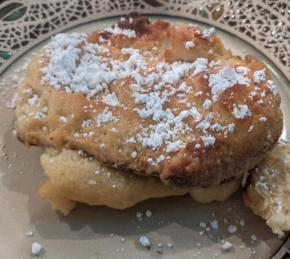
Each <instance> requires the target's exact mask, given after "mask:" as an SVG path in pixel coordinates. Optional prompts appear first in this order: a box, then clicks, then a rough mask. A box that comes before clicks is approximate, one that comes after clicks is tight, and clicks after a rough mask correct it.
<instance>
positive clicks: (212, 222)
mask: <svg viewBox="0 0 290 259" xmlns="http://www.w3.org/2000/svg"><path fill="white" fill-rule="evenodd" d="M210 226H211V228H212V229H214V230H217V229H219V223H218V221H217V220H216V219H214V220H212V221H211V222H210Z"/></svg>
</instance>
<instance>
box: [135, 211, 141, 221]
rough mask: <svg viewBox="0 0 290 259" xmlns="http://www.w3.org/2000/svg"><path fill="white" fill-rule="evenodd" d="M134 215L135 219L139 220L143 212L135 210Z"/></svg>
mask: <svg viewBox="0 0 290 259" xmlns="http://www.w3.org/2000/svg"><path fill="white" fill-rule="evenodd" d="M136 217H137V219H139V220H141V219H142V217H143V213H142V212H140V211H137V212H136Z"/></svg>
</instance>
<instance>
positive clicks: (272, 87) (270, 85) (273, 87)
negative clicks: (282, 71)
mask: <svg viewBox="0 0 290 259" xmlns="http://www.w3.org/2000/svg"><path fill="white" fill-rule="evenodd" d="M266 86H267V87H268V88H269V89H270V90H271V91H272V93H273V94H274V95H277V94H278V89H277V86H276V85H275V84H274V82H273V81H272V80H268V81H267V82H266Z"/></svg>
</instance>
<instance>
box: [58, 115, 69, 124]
mask: <svg viewBox="0 0 290 259" xmlns="http://www.w3.org/2000/svg"><path fill="white" fill-rule="evenodd" d="M58 121H59V122H60V123H67V118H66V117H64V116H59V118H58Z"/></svg>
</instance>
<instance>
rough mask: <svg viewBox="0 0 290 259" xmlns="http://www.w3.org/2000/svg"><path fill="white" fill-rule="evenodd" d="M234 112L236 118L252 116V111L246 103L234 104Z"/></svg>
mask: <svg viewBox="0 0 290 259" xmlns="http://www.w3.org/2000/svg"><path fill="white" fill-rule="evenodd" d="M232 114H233V115H234V117H235V118H236V119H245V118H247V117H251V116H252V112H251V111H250V109H249V107H248V105H246V104H239V105H234V110H233V112H232Z"/></svg>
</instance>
